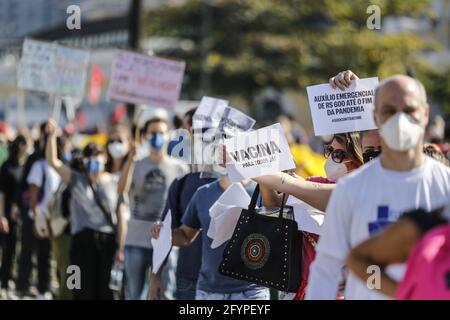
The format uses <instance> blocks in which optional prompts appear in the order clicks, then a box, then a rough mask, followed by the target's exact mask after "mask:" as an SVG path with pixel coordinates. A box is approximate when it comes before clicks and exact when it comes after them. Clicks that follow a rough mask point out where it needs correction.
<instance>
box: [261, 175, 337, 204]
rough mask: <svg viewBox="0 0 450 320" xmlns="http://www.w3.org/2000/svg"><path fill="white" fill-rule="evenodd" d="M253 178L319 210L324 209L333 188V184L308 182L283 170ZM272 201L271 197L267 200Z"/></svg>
mask: <svg viewBox="0 0 450 320" xmlns="http://www.w3.org/2000/svg"><path fill="white" fill-rule="evenodd" d="M253 180H255V181H256V182H257V183H259V184H260V185H263V186H265V187H266V188H270V189H273V190H277V191H279V192H283V193H286V194H288V195H292V196H294V197H296V198H297V199H300V200H302V201H304V202H306V203H307V204H309V205H310V206H312V207H314V208H316V209H319V210H321V211H325V209H326V207H327V204H328V200H329V199H330V196H331V192H332V191H333V190H334V188H335V185H334V184H322V183H315V182H310V181H306V180H304V179H302V178H300V177H292V176H290V175H289V174H287V173H283V172H278V173H274V174H271V175H265V176H261V177H257V178H253ZM263 195H264V194H263ZM266 195H267V193H266ZM273 201H274V200H273V199H272V200H268V202H269V203H273ZM280 202H281V200H280Z"/></svg>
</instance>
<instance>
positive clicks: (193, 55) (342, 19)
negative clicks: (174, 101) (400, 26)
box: [144, 0, 450, 101]
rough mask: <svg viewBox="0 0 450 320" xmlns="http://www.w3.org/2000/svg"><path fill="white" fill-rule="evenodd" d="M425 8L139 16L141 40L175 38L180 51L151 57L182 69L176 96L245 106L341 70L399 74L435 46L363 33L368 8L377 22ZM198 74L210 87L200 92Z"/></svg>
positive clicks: (235, 9)
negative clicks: (236, 100) (240, 101)
mask: <svg viewBox="0 0 450 320" xmlns="http://www.w3.org/2000/svg"><path fill="white" fill-rule="evenodd" d="M429 3H430V1H423V0H409V1H402V0H390V1H387V0H386V1H362V0H355V1H342V0H315V1H304V0H283V1H281V0H256V1H255V0H209V1H207V0H203V1H201V0H188V1H185V2H183V3H182V5H170V6H163V7H160V8H158V9H157V10H154V11H150V12H148V13H146V15H145V20H144V21H145V22H144V23H145V26H144V30H145V35H146V36H163V37H170V38H174V39H177V41H178V43H179V44H180V45H179V46H177V47H175V48H171V49H169V50H161V51H159V52H156V54H158V55H162V56H168V57H172V58H178V59H183V60H185V61H186V62H187V68H186V74H187V81H186V83H185V85H184V87H183V91H184V92H185V94H187V95H188V97H189V98H199V97H200V95H201V94H210V95H215V96H227V95H232V94H233V95H235V94H238V95H240V96H242V97H244V98H246V99H247V100H248V101H250V99H251V98H252V97H253V95H254V94H255V93H257V92H258V91H259V90H260V89H262V88H265V87H267V86H272V87H275V88H279V89H287V88H289V89H296V90H298V89H301V90H303V89H304V88H305V86H307V85H311V84H316V83H322V82H326V81H327V79H328V77H329V76H330V75H334V74H336V73H337V72H339V71H342V70H345V69H352V70H354V71H355V72H357V73H358V74H359V75H360V76H362V77H365V76H374V75H378V76H380V77H381V78H383V77H385V76H388V75H391V74H393V73H396V72H401V73H405V71H406V69H407V67H409V66H414V65H415V62H416V54H417V53H418V52H420V51H422V50H434V49H436V48H437V45H436V44H434V43H431V42H429V41H427V40H426V39H423V38H421V37H419V36H417V35H415V34H393V35H388V34H384V33H381V32H379V31H377V30H369V29H368V28H367V26H366V20H367V18H368V16H369V15H368V14H367V13H366V10H367V7H368V5H370V4H376V5H379V7H380V9H381V14H382V17H386V16H390V15H402V16H410V17H416V16H418V15H424V14H426V15H428V14H429V13H428V8H429ZM186 43H188V44H189V43H190V44H192V45H190V46H185V45H183V44H186ZM186 48H187V49H186ZM422 69H423V68H422ZM202 75H203V77H204V76H205V75H207V76H208V77H209V80H210V81H209V83H210V86H209V87H208V88H207V90H206V92H205V91H202V90H201V89H202V88H201V85H202ZM421 75H422V77H424V78H425V80H424V81H425V82H426V83H427V85H429V86H432V87H433V89H432V90H431V92H433V93H435V92H440V90H441V89H439V88H438V87H434V86H435V83H434V81H432V79H430V78H429V77H430V75H431V74H430V73H429V72H428V70H426V69H423V70H422V73H421ZM432 76H433V77H434V76H435V75H434V74H433V75H432ZM446 79H448V77H447V78H446ZM446 83H447V84H448V80H446ZM443 89H445V90H446V92H450V89H449V88H443ZM447 97H448V96H447Z"/></svg>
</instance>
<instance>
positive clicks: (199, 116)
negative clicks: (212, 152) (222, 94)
mask: <svg viewBox="0 0 450 320" xmlns="http://www.w3.org/2000/svg"><path fill="white" fill-rule="evenodd" d="M227 106H228V101H227V100H222V99H217V98H213V97H203V98H202V100H201V101H200V104H199V106H198V108H197V110H196V111H195V114H194V116H193V123H192V126H193V128H194V129H203V128H218V127H219V123H220V120H221V119H222V115H223V113H224V111H225V108H226V107H227Z"/></svg>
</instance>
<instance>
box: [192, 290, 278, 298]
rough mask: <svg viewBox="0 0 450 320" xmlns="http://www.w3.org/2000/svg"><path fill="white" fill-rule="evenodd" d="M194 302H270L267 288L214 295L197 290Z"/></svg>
mask: <svg viewBox="0 0 450 320" xmlns="http://www.w3.org/2000/svg"><path fill="white" fill-rule="evenodd" d="M195 300H270V292H269V289H267V288H262V289H249V290H245V291H242V292H236V293H214V292H206V291H203V290H199V289H197V293H196V295H195Z"/></svg>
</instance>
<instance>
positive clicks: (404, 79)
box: [375, 74, 427, 108]
mask: <svg viewBox="0 0 450 320" xmlns="http://www.w3.org/2000/svg"><path fill="white" fill-rule="evenodd" d="M384 91H387V92H388V94H392V93H397V95H411V94H413V95H414V96H415V97H416V99H417V100H418V101H419V102H420V105H421V106H427V93H426V91H425V87H424V86H423V84H422V82H420V81H419V80H417V79H414V78H411V77H409V76H405V75H401V74H397V75H394V76H391V77H389V78H386V79H384V80H383V81H381V82H380V84H379V85H378V87H377V88H376V89H375V108H377V107H378V101H379V100H380V98H379V96H380V95H381V94H383V93H384Z"/></svg>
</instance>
